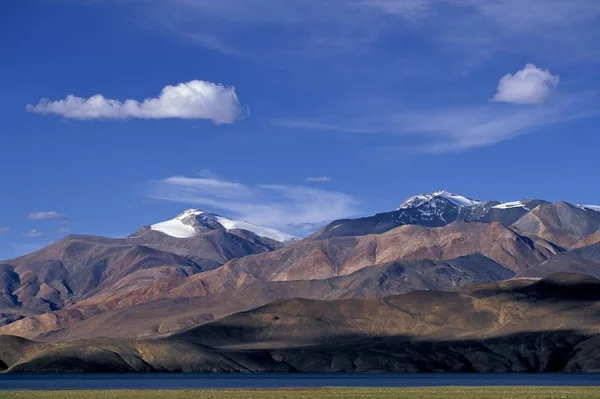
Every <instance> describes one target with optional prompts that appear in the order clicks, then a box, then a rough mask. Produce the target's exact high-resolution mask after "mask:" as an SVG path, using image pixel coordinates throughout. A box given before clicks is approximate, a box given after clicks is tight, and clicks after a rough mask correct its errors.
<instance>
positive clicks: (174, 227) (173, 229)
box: [150, 218, 196, 238]
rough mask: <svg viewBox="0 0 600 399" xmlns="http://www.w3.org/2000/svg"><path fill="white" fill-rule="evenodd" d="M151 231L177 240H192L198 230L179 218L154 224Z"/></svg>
mask: <svg viewBox="0 0 600 399" xmlns="http://www.w3.org/2000/svg"><path fill="white" fill-rule="evenodd" d="M150 230H153V231H159V232H161V233H163V234H166V235H168V236H171V237H175V238H191V237H193V236H194V235H195V234H196V229H194V228H193V227H192V226H189V225H187V224H185V223H183V222H182V221H181V220H179V219H177V218H175V219H172V220H167V221H166V222H161V223H156V224H153V225H152V226H150Z"/></svg>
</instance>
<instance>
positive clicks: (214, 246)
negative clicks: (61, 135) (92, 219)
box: [0, 229, 281, 314]
mask: <svg viewBox="0 0 600 399" xmlns="http://www.w3.org/2000/svg"><path fill="white" fill-rule="evenodd" d="M244 237H246V238H244ZM257 240H258V241H260V239H259V237H257V236H254V235H253V234H251V233H248V232H245V231H239V232H237V234H232V233H229V232H226V231H223V230H208V231H203V232H199V233H197V234H196V235H195V236H194V237H191V238H189V239H178V238H174V237H169V236H167V235H165V234H162V233H160V232H155V231H150V230H148V229H142V230H140V232H139V234H138V235H134V236H131V237H128V238H124V239H110V238H103V237H93V236H69V237H66V238H64V239H62V240H60V241H58V242H56V243H53V244H51V245H49V246H48V247H46V248H43V249H41V250H39V251H36V252H33V253H31V254H29V255H25V256H23V257H20V258H17V259H14V260H11V261H5V262H2V263H0V308H23V311H22V314H25V313H26V312H27V311H42V312H44V311H51V310H56V309H60V308H63V307H65V306H67V305H69V304H72V303H75V302H77V301H79V300H82V299H85V298H87V297H90V296H93V295H94V294H96V293H98V292H101V291H104V290H109V289H123V288H124V287H129V288H137V287H141V286H143V285H145V284H148V283H151V282H155V281H162V280H165V279H171V278H181V277H187V276H190V275H192V274H196V273H199V272H202V271H204V270H211V269H214V268H216V267H218V266H220V265H222V264H224V263H226V262H227V261H229V260H231V259H233V258H236V257H242V256H246V255H248V254H256V253H263V252H266V251H270V250H272V249H275V248H278V247H280V246H281V244H277V243H275V242H274V241H272V240H264V242H262V243H259V242H257ZM267 241H268V242H267ZM161 248H163V249H168V251H166V250H162V249H161Z"/></svg>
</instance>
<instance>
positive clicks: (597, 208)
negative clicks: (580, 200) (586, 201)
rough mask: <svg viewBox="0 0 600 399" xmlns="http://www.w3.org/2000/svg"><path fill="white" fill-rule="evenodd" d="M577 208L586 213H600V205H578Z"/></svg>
mask: <svg viewBox="0 0 600 399" xmlns="http://www.w3.org/2000/svg"><path fill="white" fill-rule="evenodd" d="M577 208H579V209H583V210H584V211H595V212H600V206H598V205H577Z"/></svg>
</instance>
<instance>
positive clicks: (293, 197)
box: [147, 176, 358, 231]
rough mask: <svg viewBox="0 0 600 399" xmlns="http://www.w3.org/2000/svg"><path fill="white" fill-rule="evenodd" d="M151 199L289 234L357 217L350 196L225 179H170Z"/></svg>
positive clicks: (157, 184)
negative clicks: (345, 218) (332, 221)
mask: <svg viewBox="0 0 600 399" xmlns="http://www.w3.org/2000/svg"><path fill="white" fill-rule="evenodd" d="M147 196H148V197H149V198H151V199H156V200H161V201H170V202H178V203H181V204H186V205H192V206H198V207H206V208H208V210H210V211H213V212H217V213H219V212H220V211H224V212H226V214H225V215H224V216H230V217H234V218H237V219H242V220H246V221H249V222H253V223H256V224H260V225H264V226H268V227H272V228H279V229H284V230H286V229H287V230H288V231H298V230H304V229H305V227H306V226H308V225H311V226H316V225H319V224H323V223H326V222H328V221H331V220H334V219H339V218H344V217H349V216H353V215H356V214H357V213H358V211H357V205H358V203H357V201H356V199H355V198H353V197H352V196H350V195H347V194H344V193H340V192H336V191H328V190H322V189H316V188H313V187H306V186H285V185H269V184H261V185H244V184H240V183H234V182H229V181H225V180H216V179H206V178H191V177H181V176H176V177H169V178H166V179H163V180H159V181H153V182H151V183H150V187H149V190H148V193H147Z"/></svg>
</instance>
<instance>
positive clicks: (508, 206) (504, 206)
mask: <svg viewBox="0 0 600 399" xmlns="http://www.w3.org/2000/svg"><path fill="white" fill-rule="evenodd" d="M492 208H494V209H512V208H526V207H525V204H524V203H522V202H521V201H511V202H505V203H503V204H498V205H496V206H493V207H492Z"/></svg>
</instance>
